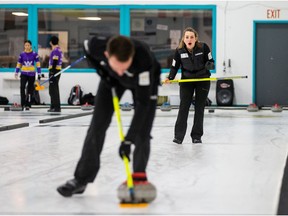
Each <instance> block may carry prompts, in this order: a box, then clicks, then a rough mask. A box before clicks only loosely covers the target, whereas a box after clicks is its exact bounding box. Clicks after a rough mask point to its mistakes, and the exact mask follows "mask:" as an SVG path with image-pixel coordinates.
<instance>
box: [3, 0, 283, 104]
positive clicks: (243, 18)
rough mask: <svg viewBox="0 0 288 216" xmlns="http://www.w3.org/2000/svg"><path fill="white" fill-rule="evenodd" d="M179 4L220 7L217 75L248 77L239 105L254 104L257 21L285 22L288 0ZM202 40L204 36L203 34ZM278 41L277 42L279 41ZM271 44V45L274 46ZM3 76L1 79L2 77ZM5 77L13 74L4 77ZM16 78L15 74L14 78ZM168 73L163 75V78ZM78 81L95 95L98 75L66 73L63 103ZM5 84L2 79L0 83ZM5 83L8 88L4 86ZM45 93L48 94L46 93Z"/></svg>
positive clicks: (169, 89) (241, 84) (240, 86)
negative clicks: (271, 14) (274, 12)
mask: <svg viewBox="0 0 288 216" xmlns="http://www.w3.org/2000/svg"><path fill="white" fill-rule="evenodd" d="M53 2H55V4H58V1H56V0H49V1H47V0H41V1H40V0H39V1H35V0H34V1H33V0H25V1H24V0H23V1H19V0H9V1H6V0H1V3H3V4H12V3H19V4H21V3H22V4H23V3H25V4H29V3H37V4H40V3H41V4H47V3H49V4H51V3H53ZM175 3H176V2H175V1H172V0H166V1H165V5H168V4H175ZM61 4H98V5H109V4H114V5H116V4H134V5H135V4H142V5H144V4H149V5H152V4H157V5H161V4H163V2H162V1H147V0H145V1H144V0H141V1H140V0H136V1H133V2H132V1H121V0H114V1H107V0H98V1H95V0H85V1H79V0H62V1H61ZM177 4H183V5H189V4H193V5H198V4H201V5H207V4H208V5H209V4H212V5H216V7H217V21H216V25H217V33H216V46H217V53H216V60H217V61H216V64H217V68H216V74H213V76H216V77H222V76H235V75H248V79H241V80H240V79H238V80H234V84H235V100H234V104H235V105H247V104H249V103H251V102H252V96H253V92H252V89H253V83H252V81H253V80H252V78H253V74H252V73H253V64H254V63H253V30H254V29H253V21H259V20H262V21H266V20H269V21H272V20H273V21H281V20H288V4H287V2H286V1H205V0H204V1H201V2H200V1H191V0H185V1H184V0H182V1H181V0H180V1H177ZM267 9H280V18H277V19H268V18H267ZM200 40H201V35H200ZM276 40H277V39H276ZM273 41H275V38H271V42H273ZM271 42H270V41H267V43H271ZM228 59H230V60H231V66H232V67H231V68H230V69H227V70H226V72H223V61H225V62H226V67H227V66H228ZM2 74H3V73H1V78H2ZM3 75H5V76H7V75H11V74H3ZM11 76H12V75H11ZM165 76H166V74H163V75H162V78H163V79H164V77H165ZM75 80H77V82H78V83H79V84H80V85H83V87H84V89H85V92H87V93H89V92H92V93H93V94H94V93H95V91H96V87H97V83H98V78H97V76H96V75H95V74H93V73H89V74H83V73H79V74H76V73H71V74H63V77H62V78H61V82H60V88H61V101H62V103H67V97H68V96H67V95H69V92H70V89H71V87H72V83H73V84H74V83H75ZM0 81H1V80H0ZM5 83H6V81H3V80H2V81H1V82H0V92H5V95H7V96H8V98H11V97H12V91H13V92H15V89H14V88H15V87H14V88H13V89H9V88H7V83H6V84H5ZM4 84H5V85H4ZM215 89H216V87H215V82H213V83H212V85H211V91H210V94H209V98H210V99H211V100H212V101H213V103H214V104H216V102H215V101H216V100H215ZM43 94H45V93H43ZM160 95H178V86H177V85H169V86H163V87H161V88H160ZM42 98H43V99H44V98H45V102H46V100H47V98H49V97H47V94H45V95H43V96H42ZM122 101H130V97H129V94H128V95H126V96H125V97H124V98H123V100H122Z"/></svg>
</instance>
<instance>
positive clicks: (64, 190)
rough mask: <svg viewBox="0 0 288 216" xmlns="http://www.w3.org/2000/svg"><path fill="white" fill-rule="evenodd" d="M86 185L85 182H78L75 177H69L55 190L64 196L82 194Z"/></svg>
mask: <svg viewBox="0 0 288 216" xmlns="http://www.w3.org/2000/svg"><path fill="white" fill-rule="evenodd" d="M86 186H87V184H84V183H80V182H79V181H78V180H76V179H71V180H69V181H67V182H66V183H65V184H63V185H61V186H59V187H58V188H57V191H58V192H59V193H60V194H61V195H62V196H64V197H71V196H72V195H73V194H82V193H83V192H84V191H85V189H86Z"/></svg>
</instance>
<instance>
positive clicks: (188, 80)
mask: <svg viewBox="0 0 288 216" xmlns="http://www.w3.org/2000/svg"><path fill="white" fill-rule="evenodd" d="M245 78H248V76H230V77H210V78H196V79H179V80H169V81H168V83H181V82H200V81H217V80H228V79H245ZM162 83H163V84H165V81H162Z"/></svg>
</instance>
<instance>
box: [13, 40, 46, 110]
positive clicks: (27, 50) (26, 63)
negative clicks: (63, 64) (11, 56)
mask: <svg viewBox="0 0 288 216" xmlns="http://www.w3.org/2000/svg"><path fill="white" fill-rule="evenodd" d="M31 46H32V43H31V41H30V40H25V42H24V51H23V52H22V53H21V54H20V55H19V58H18V62H17V65H16V70H15V78H16V79H18V77H19V72H20V73H21V75H20V94H21V106H22V110H29V109H30V107H31V98H32V94H33V91H34V82H35V76H36V72H35V63H36V67H37V74H38V80H40V79H41V68H40V61H39V56H38V54H37V53H36V52H34V51H33V50H32V48H31ZM27 83H28V88H27V94H26V92H25V88H26V84H27Z"/></svg>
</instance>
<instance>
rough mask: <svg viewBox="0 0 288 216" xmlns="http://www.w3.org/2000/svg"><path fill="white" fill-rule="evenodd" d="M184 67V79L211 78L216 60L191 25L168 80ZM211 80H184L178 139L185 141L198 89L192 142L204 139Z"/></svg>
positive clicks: (182, 41)
mask: <svg viewBox="0 0 288 216" xmlns="http://www.w3.org/2000/svg"><path fill="white" fill-rule="evenodd" d="M180 67H181V70H182V72H181V79H193V78H209V77H210V75H211V74H210V71H209V70H212V69H214V60H213V58H212V55H211V52H210V48H209V47H208V45H207V44H205V43H203V42H200V41H199V40H198V33H197V32H196V31H195V30H194V29H193V28H191V27H188V28H186V29H185V30H184V32H183V36H182V39H181V41H180V44H179V46H178V48H177V49H176V51H175V55H174V59H173V62H172V66H171V69H170V73H169V76H168V77H167V78H166V80H165V83H169V80H173V79H174V78H175V76H176V74H177V71H178V69H179V68H180ZM209 89H210V81H200V82H183V83H180V107H179V112H178V117H177V121H176V124H175V131H174V140H173V142H175V143H177V144H182V142H183V139H184V137H185V134H186V129H187V118H188V114H189V108H190V106H191V103H192V99H193V95H194V92H195V114H194V122H193V127H192V131H191V134H190V135H191V137H192V143H202V140H201V137H202V135H203V119H204V108H205V103H206V99H207V96H208V93H209Z"/></svg>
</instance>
